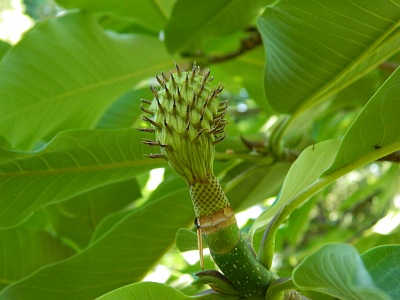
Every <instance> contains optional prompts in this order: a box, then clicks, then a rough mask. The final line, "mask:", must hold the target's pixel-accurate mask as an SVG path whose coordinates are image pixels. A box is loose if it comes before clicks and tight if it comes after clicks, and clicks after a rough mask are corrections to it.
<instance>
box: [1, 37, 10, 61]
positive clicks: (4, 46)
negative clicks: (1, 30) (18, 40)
mask: <svg viewBox="0 0 400 300" xmlns="http://www.w3.org/2000/svg"><path fill="white" fill-rule="evenodd" d="M10 48H11V45H10V44H8V43H6V42H4V41H1V40H0V60H1V59H2V58H3V56H4V54H6V53H7V51H8V50H9V49H10Z"/></svg>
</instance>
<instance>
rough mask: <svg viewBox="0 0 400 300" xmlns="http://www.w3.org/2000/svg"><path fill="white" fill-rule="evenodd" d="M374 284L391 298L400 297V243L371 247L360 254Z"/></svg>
mask: <svg viewBox="0 0 400 300" xmlns="http://www.w3.org/2000/svg"><path fill="white" fill-rule="evenodd" d="M361 259H362V260H363V262H364V264H365V267H366V268H367V270H368V271H369V273H370V274H371V277H372V278H373V280H374V282H375V284H376V286H378V287H379V288H380V289H381V290H383V291H385V292H386V293H388V294H389V295H390V296H391V297H392V299H400V245H385V246H380V247H376V248H373V249H371V250H369V251H367V252H366V253H364V254H363V255H361Z"/></svg>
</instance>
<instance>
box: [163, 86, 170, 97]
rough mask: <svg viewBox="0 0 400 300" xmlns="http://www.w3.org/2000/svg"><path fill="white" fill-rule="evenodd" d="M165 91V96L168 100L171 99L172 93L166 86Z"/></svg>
mask: <svg viewBox="0 0 400 300" xmlns="http://www.w3.org/2000/svg"><path fill="white" fill-rule="evenodd" d="M164 90H165V95H166V96H167V98H168V99H171V93H170V92H169V89H168V88H167V85H166V84H164Z"/></svg>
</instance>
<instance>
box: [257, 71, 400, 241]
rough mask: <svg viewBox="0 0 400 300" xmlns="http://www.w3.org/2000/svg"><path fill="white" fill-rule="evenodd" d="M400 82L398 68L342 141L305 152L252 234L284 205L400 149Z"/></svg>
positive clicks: (292, 203)
mask: <svg viewBox="0 0 400 300" xmlns="http://www.w3.org/2000/svg"><path fill="white" fill-rule="evenodd" d="M399 85H400V69H397V70H396V71H395V72H394V73H393V74H392V75H391V76H390V77H389V79H388V80H387V81H386V82H385V83H384V84H383V85H382V87H381V88H380V89H379V90H378V92H377V93H376V94H375V95H374V96H373V97H372V98H371V99H370V101H368V103H367V105H366V106H365V107H364V109H363V110H362V111H361V112H360V114H359V115H358V117H357V119H356V120H355V121H354V123H353V124H352V125H351V127H350V128H349V130H348V131H347V132H346V134H345V136H344V138H343V141H342V142H341V143H340V142H339V141H337V140H330V141H325V142H321V143H318V144H315V145H313V146H310V147H308V148H307V149H306V150H305V151H303V153H302V154H301V155H300V157H299V158H298V159H297V160H296V162H295V163H294V164H293V166H292V167H291V168H290V170H289V173H288V175H287V177H286V179H285V182H284V184H283V187H282V190H281V192H280V195H279V196H278V197H277V200H276V201H275V204H274V205H273V206H272V207H271V208H270V209H268V210H266V211H265V212H264V213H263V214H261V216H260V217H259V218H258V219H257V220H256V221H255V222H254V224H253V226H252V229H251V233H252V234H254V233H255V232H256V230H260V229H261V228H264V227H265V226H267V224H268V222H269V220H270V219H271V218H272V217H273V215H274V214H276V213H277V212H278V211H279V209H280V208H281V207H282V206H283V205H285V204H289V205H290V206H291V207H290V209H288V210H287V212H290V211H292V210H293V209H295V208H296V207H297V206H298V205H300V204H301V203H303V202H304V201H305V200H307V199H308V198H309V197H310V196H312V195H313V194H314V193H316V192H317V191H318V190H320V189H321V188H323V187H325V186H326V185H328V184H329V183H331V182H332V181H334V180H336V179H337V178H339V177H340V176H342V175H344V174H346V173H348V172H350V171H352V170H354V169H356V168H359V167H361V166H363V165H365V164H368V163H371V162H373V161H375V160H377V159H379V158H381V157H384V156H386V155H388V154H390V153H392V152H395V151H397V150H399V149H400V131H399V130H398V121H397V120H398V116H399V115H400V104H399V101H398V99H399V98H400V88H399ZM339 143H340V145H339ZM317 146H318V147H317ZM314 151H316V152H315V153H313V152H314ZM250 236H252V235H250Z"/></svg>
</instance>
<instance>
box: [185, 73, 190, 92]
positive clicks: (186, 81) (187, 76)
mask: <svg viewBox="0 0 400 300" xmlns="http://www.w3.org/2000/svg"><path fill="white" fill-rule="evenodd" d="M188 86H189V72H188V73H186V78H185V89H187V88H188Z"/></svg>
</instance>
